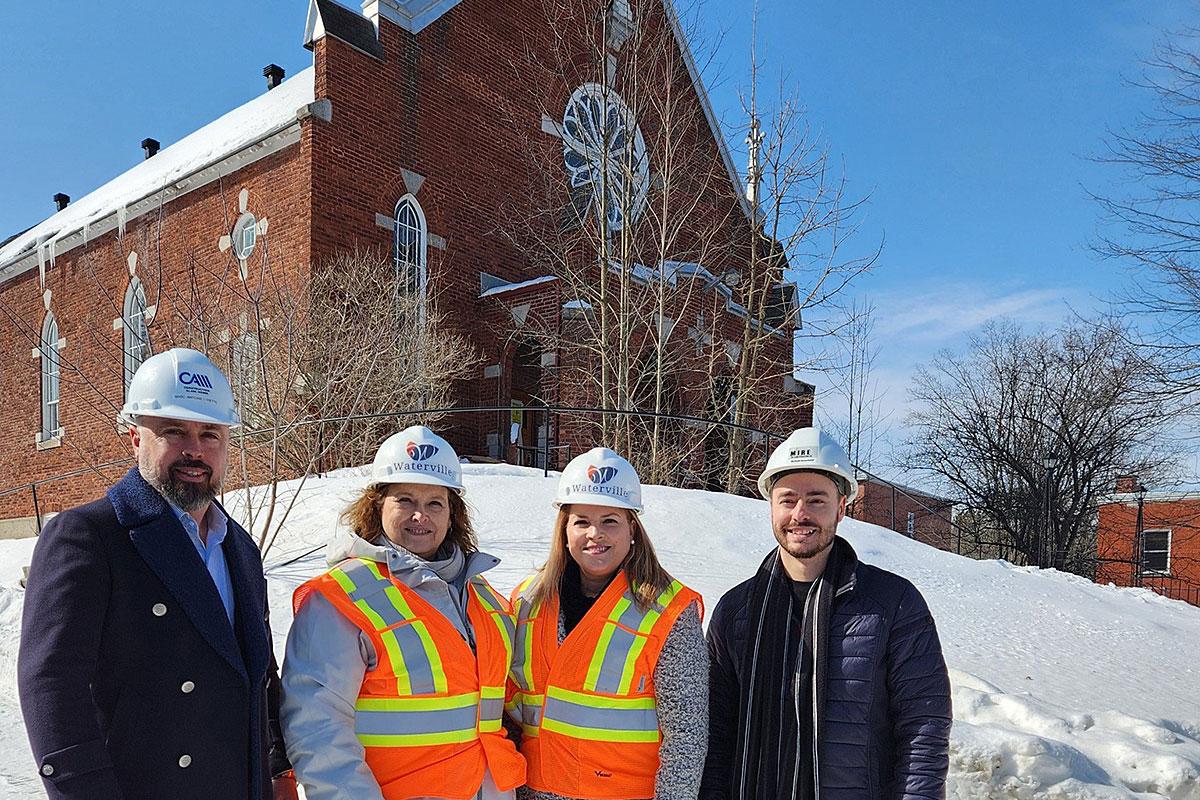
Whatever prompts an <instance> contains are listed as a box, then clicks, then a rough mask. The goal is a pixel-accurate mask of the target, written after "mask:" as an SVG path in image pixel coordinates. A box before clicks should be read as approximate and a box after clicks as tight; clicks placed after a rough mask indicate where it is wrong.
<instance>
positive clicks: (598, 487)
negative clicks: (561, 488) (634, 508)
mask: <svg viewBox="0 0 1200 800" xmlns="http://www.w3.org/2000/svg"><path fill="white" fill-rule="evenodd" d="M615 477H617V468H616V467H597V466H595V465H588V468H587V483H583V482H577V483H571V484H568V485H567V486H566V487H565V488H566V490H567V492H566V493H567V494H572V495H575V494H594V495H603V496H604V497H616V498H619V499H621V500H625V501H629V499H630V496H631V494H632V493H631V492H630V490H629V489H628V488H626V487H624V486H620V485H615V486H614V485H609V481H611V480H612V479H613V478H615Z"/></svg>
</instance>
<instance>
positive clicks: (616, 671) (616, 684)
mask: <svg viewBox="0 0 1200 800" xmlns="http://www.w3.org/2000/svg"><path fill="white" fill-rule="evenodd" d="M639 616H640V615H639ZM605 625H612V623H611V622H606V623H605ZM634 627H635V628H636V627H637V626H636V625H635V626H634ZM635 641H637V636H636V635H634V634H632V633H630V632H629V631H627V630H625V629H624V628H621V627H617V626H615V625H613V635H612V638H611V639H609V641H608V647H607V648H606V649H605V650H604V661H603V662H602V663H601V664H600V674H599V675H598V676H596V691H597V692H599V693H601V694H620V690H621V676H622V675H623V674H624V672H625V661H626V660H627V659H628V658H629V651H630V649H631V648H632V647H633V643H634V642H635Z"/></svg>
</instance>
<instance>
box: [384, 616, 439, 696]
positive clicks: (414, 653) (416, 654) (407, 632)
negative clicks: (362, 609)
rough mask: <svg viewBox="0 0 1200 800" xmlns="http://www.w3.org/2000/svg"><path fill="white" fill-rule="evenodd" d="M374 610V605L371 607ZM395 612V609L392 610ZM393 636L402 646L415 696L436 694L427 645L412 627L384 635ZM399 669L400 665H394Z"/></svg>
mask: <svg viewBox="0 0 1200 800" xmlns="http://www.w3.org/2000/svg"><path fill="white" fill-rule="evenodd" d="M371 607H372V608H374V604H372V606H371ZM392 610H393V611H395V609H392ZM388 634H393V635H395V637H396V643H397V644H398V645H400V654H401V655H402V656H403V657H404V669H405V671H406V672H407V673H408V682H409V686H411V687H412V693H413V694H434V693H435V692H437V685H436V684H434V682H433V665H432V664H430V663H429V654H428V653H426V652H425V643H424V642H422V641H421V637H420V636H419V635H417V632H416V631H415V630H413V626H412V625H401V626H400V627H399V628H393V629H392V630H390V631H387V632H385V633H384V634H383V635H384V636H387V635H388ZM392 666H393V668H399V666H400V665H399V664H393V665H392Z"/></svg>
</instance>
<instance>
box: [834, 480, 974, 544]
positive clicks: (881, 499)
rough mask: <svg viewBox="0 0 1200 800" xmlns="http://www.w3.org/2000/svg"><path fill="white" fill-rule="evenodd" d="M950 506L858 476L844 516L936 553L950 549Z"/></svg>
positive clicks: (915, 491) (943, 500)
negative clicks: (914, 542) (852, 500)
mask: <svg viewBox="0 0 1200 800" xmlns="http://www.w3.org/2000/svg"><path fill="white" fill-rule="evenodd" d="M953 506H954V503H953V502H952V501H950V500H947V499H946V498H944V497H938V496H936V495H933V494H929V493H928V492H923V491H921V490H919V489H913V488H911V487H908V486H901V485H899V484H895V483H888V482H885V481H882V480H879V479H877V478H874V477H868V476H866V475H860V476H858V497H857V498H855V500H854V502H853V503H851V504H850V508H849V509H847V511H846V515H847V516H849V517H851V518H853V519H856V520H859V521H861V522H870V523H871V524H873V525H879V526H881V527H884V528H890V529H891V530H893V531H895V532H896V533H900V534H903V535H905V536H907V537H908V538H910V539H916V540H917V541H919V542H924V543H925V544H927V545H930V546H931V547H936V548H938V549H939V550H947V551H953V550H954V529H953V525H952V523H951V513H952V511H953Z"/></svg>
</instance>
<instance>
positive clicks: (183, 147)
mask: <svg viewBox="0 0 1200 800" xmlns="http://www.w3.org/2000/svg"><path fill="white" fill-rule="evenodd" d="M313 75H314V72H313V68H312V67H309V68H308V69H305V70H303V71H301V72H298V73H296V74H295V75H293V76H292V77H291V78H289V79H287V80H286V81H284V82H283V83H282V84H280V85H279V86H277V87H276V88H274V89H272V90H270V91H268V92H266V93H264V94H262V95H259V96H258V97H256V98H254V99H253V100H251V101H250V102H248V103H245V104H243V105H241V106H239V107H237V108H235V109H234V110H232V111H230V112H229V113H228V114H225V115H224V116H222V117H220V118H219V119H217V120H215V121H213V122H210V123H209V124H207V125H205V126H204V127H203V128H201V129H200V130H198V131H196V132H194V133H192V134H189V135H188V136H185V137H184V138H182V139H180V140H179V141H178V142H176V143H175V144H173V145H171V146H170V147H166V148H163V149H162V150H160V151H159V152H158V154H157V155H154V156H152V157H151V158H147V159H145V160H144V161H142V162H140V163H139V164H138V165H137V166H135V167H133V168H132V169H129V170H127V171H126V172H124V173H122V174H120V175H118V176H117V177H116V178H113V179H112V180H111V181H109V182H108V183H106V184H104V185H103V186H101V187H100V188H98V189H96V190H94V191H92V192H90V193H89V194H87V195H85V196H83V197H81V198H79V199H78V200H76V201H75V202H73V203H71V204H70V205H69V206H67V207H66V208H64V209H63V210H62V211H59V212H58V213H56V214H54V216H52V217H49V218H48V219H45V220H43V221H42V222H40V223H38V224H37V225H34V226H33V227H32V228H30V229H29V230H27V231H25V232H24V233H21V234H18V235H17V236H15V237H13V239H12V240H11V241H9V242H7V243H6V244H5V245H4V246H3V247H0V266H2V265H4V264H6V263H7V262H9V261H11V260H13V259H14V258H16V257H17V256H21V255H24V254H26V253H28V252H29V251H31V250H32V249H33V248H34V247H36V246H38V245H40V244H41V243H43V242H47V241H52V240H55V239H58V238H61V237H63V236H65V235H67V234H70V233H75V232H76V231H79V230H81V229H82V228H83V227H84V226H85V225H91V224H93V223H95V222H98V221H99V220H101V219H103V218H105V217H107V216H108V215H109V214H112V213H114V212H118V211H120V210H121V209H123V208H125V207H126V206H128V205H130V204H131V203H134V202H136V201H138V200H140V199H142V198H143V197H145V196H147V195H149V194H152V193H154V192H156V191H158V190H160V189H162V188H164V187H165V186H168V185H170V184H171V183H173V182H175V181H178V180H180V179H181V178H184V177H186V176H188V175H190V174H191V173H193V172H196V171H197V170H199V169H201V168H203V167H205V166H207V165H209V164H211V163H213V162H216V161H220V160H221V159H222V158H223V157H225V156H227V155H229V154H231V153H235V152H237V151H238V150H240V149H242V148H243V147H246V146H247V145H249V144H252V143H253V142H255V141H256V140H258V139H261V138H262V137H263V136H264V135H267V134H269V133H271V132H272V131H274V130H277V129H280V128H284V127H286V126H287V125H289V124H291V123H292V122H293V121H295V119H296V111H297V110H298V109H300V108H301V107H303V106H306V105H308V104H309V103H311V102H313V99H314V88H313Z"/></svg>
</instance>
